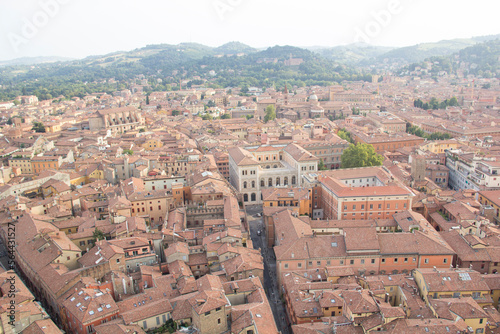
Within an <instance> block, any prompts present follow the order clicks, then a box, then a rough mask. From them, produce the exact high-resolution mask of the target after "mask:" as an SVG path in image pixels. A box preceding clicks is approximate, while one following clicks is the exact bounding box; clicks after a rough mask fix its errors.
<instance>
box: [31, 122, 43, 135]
mask: <svg viewBox="0 0 500 334" xmlns="http://www.w3.org/2000/svg"><path fill="white" fill-rule="evenodd" d="M31 130H34V131H35V132H45V126H44V125H43V123H42V122H37V121H34V122H33V127H32V128H31Z"/></svg>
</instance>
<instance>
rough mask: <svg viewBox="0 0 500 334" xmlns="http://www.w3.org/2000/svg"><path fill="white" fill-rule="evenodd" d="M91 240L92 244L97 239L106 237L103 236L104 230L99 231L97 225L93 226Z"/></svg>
mask: <svg viewBox="0 0 500 334" xmlns="http://www.w3.org/2000/svg"><path fill="white" fill-rule="evenodd" d="M93 237H94V238H93V242H94V244H95V243H96V242H97V241H98V240H104V239H106V237H105V236H104V232H103V231H101V230H100V229H98V228H97V227H96V228H95V230H94V233H93Z"/></svg>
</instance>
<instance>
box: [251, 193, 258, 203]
mask: <svg viewBox="0 0 500 334" xmlns="http://www.w3.org/2000/svg"><path fill="white" fill-rule="evenodd" d="M256 198H257V197H256V196H255V193H252V195H250V199H251V201H252V202H255V200H256Z"/></svg>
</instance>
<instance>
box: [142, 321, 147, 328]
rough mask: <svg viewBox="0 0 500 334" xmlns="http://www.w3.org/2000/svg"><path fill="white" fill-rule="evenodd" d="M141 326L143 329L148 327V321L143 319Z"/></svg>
mask: <svg viewBox="0 0 500 334" xmlns="http://www.w3.org/2000/svg"><path fill="white" fill-rule="evenodd" d="M142 328H143V329H148V322H147V321H143V322H142Z"/></svg>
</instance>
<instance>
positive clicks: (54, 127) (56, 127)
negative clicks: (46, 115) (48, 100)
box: [44, 123, 61, 133]
mask: <svg viewBox="0 0 500 334" xmlns="http://www.w3.org/2000/svg"><path fill="white" fill-rule="evenodd" d="M44 126H45V132H47V133H54V132H59V131H61V124H60V123H47V124H44Z"/></svg>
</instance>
